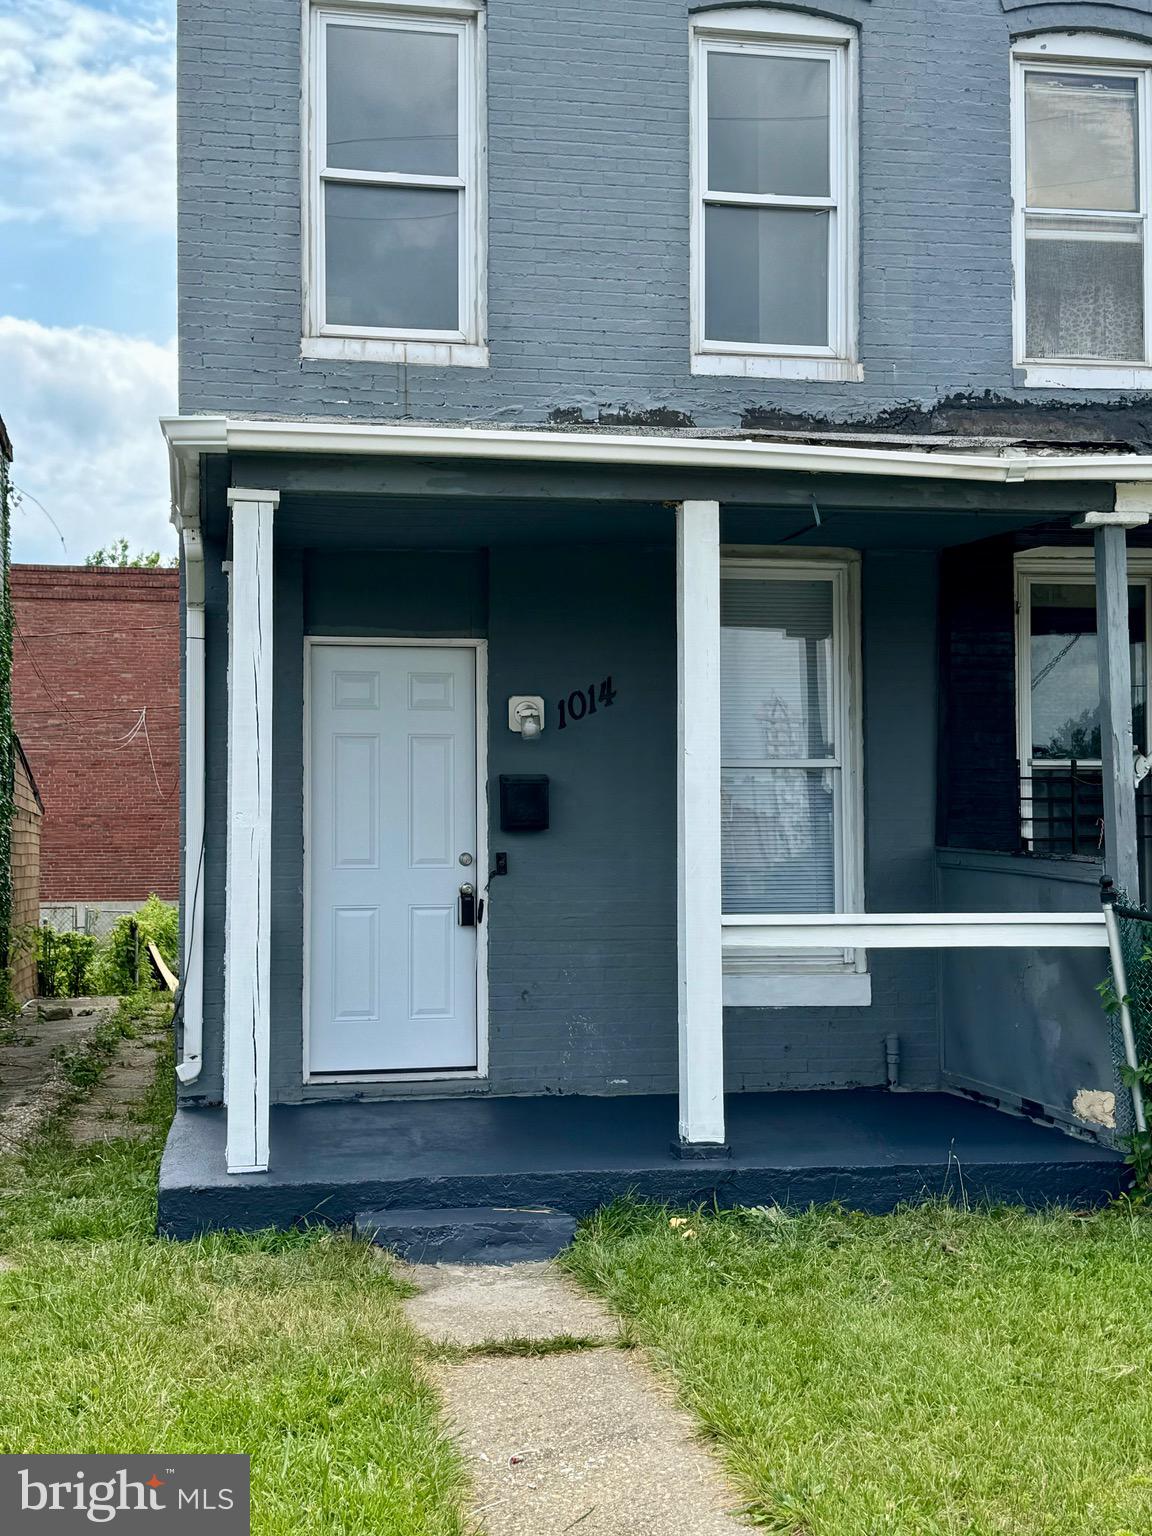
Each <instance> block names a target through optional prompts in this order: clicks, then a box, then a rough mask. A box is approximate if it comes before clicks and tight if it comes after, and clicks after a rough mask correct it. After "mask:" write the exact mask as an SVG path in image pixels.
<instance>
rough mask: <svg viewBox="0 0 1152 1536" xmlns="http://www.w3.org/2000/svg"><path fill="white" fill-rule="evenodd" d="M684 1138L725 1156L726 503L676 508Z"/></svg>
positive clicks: (686, 1146) (692, 1147) (698, 1150)
mask: <svg viewBox="0 0 1152 1536" xmlns="http://www.w3.org/2000/svg"><path fill="white" fill-rule="evenodd" d="M676 632H677V641H676V656H677V674H678V696H677V711H676V715H677V738H678V740H677V758H676V761H677V773H676V789H677V796H676V799H677V822H678V849H677V855H678V859H677V898H678V901H677V939H678V960H679V963H678V980H679V1030H680V1141H679V1144H678V1145H676V1146H674V1148H673V1150H674V1151H679V1152H680V1154H681V1155H682V1156H686V1157H708V1156H724V1155H726V1153H727V1151H728V1149H727V1147H726V1146H725V1143H724V1005H723V991H724V987H723V982H724V976H723V969H724V968H723V955H722V951H721V944H722V932H721V926H720V912H721V904H720V504H719V502H716V501H685V502H682V503H681V504H680V505H679V507H678V508H677V512H676Z"/></svg>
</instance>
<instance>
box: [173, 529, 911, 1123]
mask: <svg viewBox="0 0 1152 1536" xmlns="http://www.w3.org/2000/svg"><path fill="white" fill-rule="evenodd" d="M222 555H223V550H222V549H221V548H219V547H215V546H214V547H212V548H210V549H209V553H208V574H209V666H208V673H209V682H208V709H209V740H208V752H209V780H210V783H209V833H208V851H207V875H208V883H207V895H208V904H207V913H206V923H207V954H206V971H207V999H206V1020H207V1027H206V1032H207V1041H206V1053H205V1068H204V1072H203V1074H202V1076H201V1080H200V1082H199V1083H198V1084H196V1085H195V1089H194V1094H193V1096H196V1097H207V1098H212V1097H218V1096H219V1093H220V1069H221V1060H220V1057H221V1052H220V1033H221V1016H222V998H223V983H222V939H223V923H224V908H223V858H224V844H225V835H226V818H225V789H224V784H225V747H226V720H225V714H224V711H225V701H224V667H225V658H226V635H225V630H224V623H223V617H224V615H223V607H222V605H223V602H224V586H223V578H222V576H221V574H220V568H219V562H220V558H221V557H222ZM935 582H936V556H935V555H934V554H930V553H929V554H926V553H920V552H916V551H911V552H909V551H899V552H874V553H869V554H866V555H865V556H864V562H863V642H864V687H865V709H866V718H867V722H868V725H867V730H866V734H865V784H866V824H867V846H866V869H867V890H868V901H869V904H870V905H871V906H872V907H875V908H888V909H900V908H903V909H913V910H915V909H930V908H931V907H932V906H933V904H934V902H933V884H932V882H933V815H934V794H935V790H934V764H933V752H934V743H935V731H936V724H935V705H934V700H935V662H934V643H933V637H934V633H935V611H936V586H935ZM674 584H675V576H674V562H673V551H672V548H671V545H670V544H669V543H668V542H663V543H660V544H647V543H646V544H640V543H636V544H628V543H615V544H612V545H578V544H574V545H569V546H564V547H561V548H557V549H538V548H537V549H530V548H522V547H512V548H495V549H492V550H490V551H488V552H484V551H471V552H468V551H465V552H460V553H446V554H431V553H413V552H411V551H403V552H396V553H390V552H387V551H371V552H355V553H336V552H332V551H324V552H320V551H304V550H299V549H291V548H284V549H281V551H280V553H279V555H278V558H277V564H276V599H275V621H276V633H275V648H276V661H275V666H276V682H277V688H276V704H275V718H274V750H275V754H276V764H275V807H274V818H275V821H274V832H273V839H274V842H273V933H272V1009H273V1022H272V1033H273V1051H272V1069H273V1076H272V1091H273V1096H274V1098H276V1099H277V1100H280V1101H284V1100H288V1101H291V1100H293V1099H296V1098H299V1097H300V1096H301V1095H302V1093H303V1092H304V1090H303V1089H302V1087H301V990H302V985H303V970H302V964H303V960H302V957H303V946H304V934H303V909H302V881H303V865H302V847H303V822H302V815H303V804H302V788H301V786H302V743H303V731H304V718H303V693H304V689H303V670H302V669H303V655H304V636H305V633H311V634H330V635H357V634H363V635H387V634H393V635H407V634H415V635H420V634H425V635H438V636H452V635H459V636H461V637H465V636H485V635H486V636H487V638H488V642H489V671H490V678H489V707H490V718H491V731H490V758H489V768H490V786H491V794H490V799H491V803H492V815H491V831H490V837H491V848H492V850H493V852H495V851H498V850H503V851H506V852H507V854H508V857H509V875H508V877H507V879H498V880H496V881H494V882H493V887H492V892H491V900H490V904H489V910H488V923H489V939H490V967H489V974H490V989H491V997H490V1003H491V1026H490V1028H491V1034H490V1041H491V1046H490V1069H491V1078H490V1084H489V1086H488V1088H487V1089H485V1088H483V1087H480V1088H479V1089H478V1088H477V1087H476V1085H471V1086H469V1085H461V1088H460V1091H463V1092H475V1091H492V1092H496V1093H642V1092H657V1091H659V1092H669V1091H673V1090H674V1089H675V1087H676V1080H677V1067H676V895H675V893H676V789H675V745H676V723H675V722H676V672H675V613H674ZM609 676H610V677H611V678H612V681H613V685H614V687H615V688H616V690H617V696H616V700H615V703H614V704H613V705H612V707H611V708H607V709H598V710H597V712H596V714H595V715H594V716H590V717H588V718H586V719H584V720H583V721H580V722H578V723H573V724H571V725H569V726H568V728H567V729H565V730H563V731H561V730H560V729H559V728H558V727H559V719H558V715H557V711H556V701H557V700H558V699H560V698H563V697H566V696H567V695H568V694H569V693H570V692H571V691H572V690H573V689H579V688H584V689H586V688H587V687H588V686H589V684H592V683H595V684H599V682H600V681H601V680H602V679H603V678H606V677H609ZM511 693H542V694H543V695H544V697H545V699H546V700H547V708H548V726H547V729H546V731H545V733H544V736H543V737H542V739H541V740H540V742H539V743H538V744H535V745H526V744H525V743H524V742H522V741H521V740H520V739H519V738H518V737H516V736H514V735H513V734H512V733H510V732H509V731H508V730H507V728H506V725H505V722H504V719H503V714H504V709H503V705H504V700H505V699H506V698H507V697H508V695H509V694H511ZM517 772H520V773H522V772H532V773H546V774H548V775H549V776H550V778H551V781H552V827H551V830H550V831H548V832H546V833H540V834H526V833H520V834H508V833H501V832H500V831H499V818H498V810H497V804H498V796H497V782H498V777H499V775H500V774H501V773H517ZM872 970H873V999H874V1001H873V1005H872V1006H871V1007H870V1008H831V1009H784V1010H781V1009H730V1010H728V1013H727V1017H726V1051H727V1072H728V1081H729V1086H730V1087H731V1088H732V1089H733V1090H734V1091H739V1090H754V1089H762V1088H786V1087H821V1086H844V1085H848V1084H855V1083H878V1082H882V1081H883V1079H884V1050H883V1039H884V1036H885V1034H887V1033H889V1032H896V1033H898V1034H899V1035H900V1038H901V1043H902V1049H903V1057H904V1076H905V1081H906V1082H907V1083H908V1084H910V1085H918V1086H929V1085H932V1084H934V1083H935V1082H936V1081H937V1077H938V1059H939V1058H938V1023H937V991H936V970H937V961H936V957H935V956H934V955H931V954H923V953H920V954H917V953H911V954H900V953H893V952H888V953H877V954H876V955H874V956H873V957H872ZM339 1091H340V1090H336V1089H332V1088H322V1089H321V1088H315V1089H312V1090H309V1092H310V1093H311V1094H312V1095H314V1096H327V1097H330V1096H332V1095H333V1094H334V1093H339ZM373 1091H377V1092H385V1091H389V1090H385V1089H377V1090H373ZM391 1091H401V1092H414V1093H427V1092H435V1093H443V1092H444V1091H445V1088H444V1085H443V1084H434V1085H429V1086H427V1087H423V1086H413V1087H409V1088H406V1089H405V1088H400V1089H398V1090H397V1089H393V1090H391Z"/></svg>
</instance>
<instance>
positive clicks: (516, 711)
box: [508, 693, 544, 741]
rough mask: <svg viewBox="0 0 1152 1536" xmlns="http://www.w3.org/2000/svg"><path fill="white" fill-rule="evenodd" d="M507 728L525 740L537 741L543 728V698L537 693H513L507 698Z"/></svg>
mask: <svg viewBox="0 0 1152 1536" xmlns="http://www.w3.org/2000/svg"><path fill="white" fill-rule="evenodd" d="M508 729H509V730H510V731H517V732H518V733H519V734H520V735H521V736H522V737H523V738H524V740H525V741H539V739H540V732H541V731H542V730H543V729H544V700H543V699H542V698H540V696H539V695H538V694H521V693H517V694H513V696H512V697H511V698H510V699H509V700H508Z"/></svg>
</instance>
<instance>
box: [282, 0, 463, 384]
mask: <svg viewBox="0 0 1152 1536" xmlns="http://www.w3.org/2000/svg"><path fill="white" fill-rule="evenodd" d="M462 8H466V7H462ZM479 26H480V18H479V17H478V16H476V15H473V16H461V15H454V14H451V13H449V12H445V11H443V10H429V12H428V13H427V14H426V15H422V14H421V13H420V12H419V11H418V10H412V9H405V10H403V11H396V12H392V11H391V10H390V9H389V8H387V6H383V5H382V6H380V7H366V8H364V9H357V10H355V11H349V10H347V9H345V8H335V7H333V8H332V9H329V8H327V7H326V6H323V5H319V6H315V7H314V8H313V15H312V55H313V57H312V70H311V102H310V109H311V110H310V114H309V117H310V146H309V147H310V161H311V184H310V188H309V194H310V195H309V198H308V207H309V221H310V225H311V228H310V231H309V234H310V257H311V260H310V264H309V272H308V283H307V288H308V295H307V297H308V306H307V307H308V314H307V316H306V331H307V332H308V333H309V336H310V337H312V338H313V339H316V340H324V339H329V340H331V342H332V343H333V346H334V347H335V349H336V350H335V352H333V351H332V350H331V349H329V350H324V349H315V348H313V349H309V348H307V347H306V348H305V351H306V352H308V351H309V350H311V351H312V352H313V353H317V350H318V355H347V356H350V357H354V356H361V355H370V356H372V357H377V356H379V357H380V358H389V359H394V360H396V361H408V362H421V361H424V362H438V363H445V362H448V363H451V362H461V361H475V360H476V359H470V358H467V357H462V356H460V355H459V353H460V351H461V349H463V348H465V347H466V346H467V345H469V344H472V345H475V344H477V343H479V341H480V340H481V337H480V281H479V273H480V267H481V251H480V246H481V235H482V224H481V220H480V210H479V205H480V193H481V186H480V131H479V124H480V118H479V108H478V101H479V94H480V80H479V72H478V64H477V61H478V29H479ZM306 339H307V338H306ZM349 340H353V341H355V342H356V343H357V347H356V348H353V349H352V350H350V351H348V352H346V353H341V352H340V350H339V346H340V344H341V343H343V342H345V341H349ZM364 341H372V342H377V343H381V344H382V346H383V350H380V349H377V350H376V351H372V350H371V349H369V352H368V353H367V354H365V353H364V350H363V347H362V345H361V344H362V343H363V342H364ZM446 348H452V349H454V350H453V351H448V350H446Z"/></svg>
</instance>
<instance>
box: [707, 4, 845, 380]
mask: <svg viewBox="0 0 1152 1536" xmlns="http://www.w3.org/2000/svg"><path fill="white" fill-rule="evenodd" d="M693 47H694V66H695V101H694V114H693V121H694V132H693V137H694V148H693V160H694V175H695V183H696V199H695V202H696V206H695V210H694V219H693V228H694V250H693V260H694V266H695V281H694V310H695V312H694V321H693V324H694V333H695V336H694V344H693V354H694V357H693V367H694V370H695V371H696V372H743V373H746V374H747V373H756V372H761V373H764V374H767V375H768V376H773V377H796V378H839V377H848V376H855V375H854V374H853V373H852V372H851V370H849V371H848V372H845V371H844V365H845V364H847V363H848V362H849V361H850V359H851V357H852V355H853V351H854V346H853V341H854V338H853V330H854V319H853V307H854V287H855V274H854V270H853V268H854V256H853V250H854V219H853V210H852V208H851V207H850V197H851V189H852V185H853V174H852V170H851V166H852V162H853V158H854V143H853V139H854V127H853V112H854V106H853V88H852V80H853V75H854V54H853V47H854V32H853V29H852V28H851V27H848V26H845V25H844V24H842V23H833V22H828V21H823V20H821V19H819V18H816V17H812V16H798V15H797V14H795V13H785V12H777V13H772V12H770V11H760V10H756V11H729V12H722V11H718V12H716V13H714V14H712V15H710V16H705V17H697V18H696V21H695V24H694V40H693ZM725 359H727V361H728V364H732V363H733V360H734V359H738V360H740V361H739V362H738V363H736V365H735V366H726V365H725V362H724V360H725ZM757 362H758V363H759V364H761V365H763V366H761V367H756V366H755V364H757Z"/></svg>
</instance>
